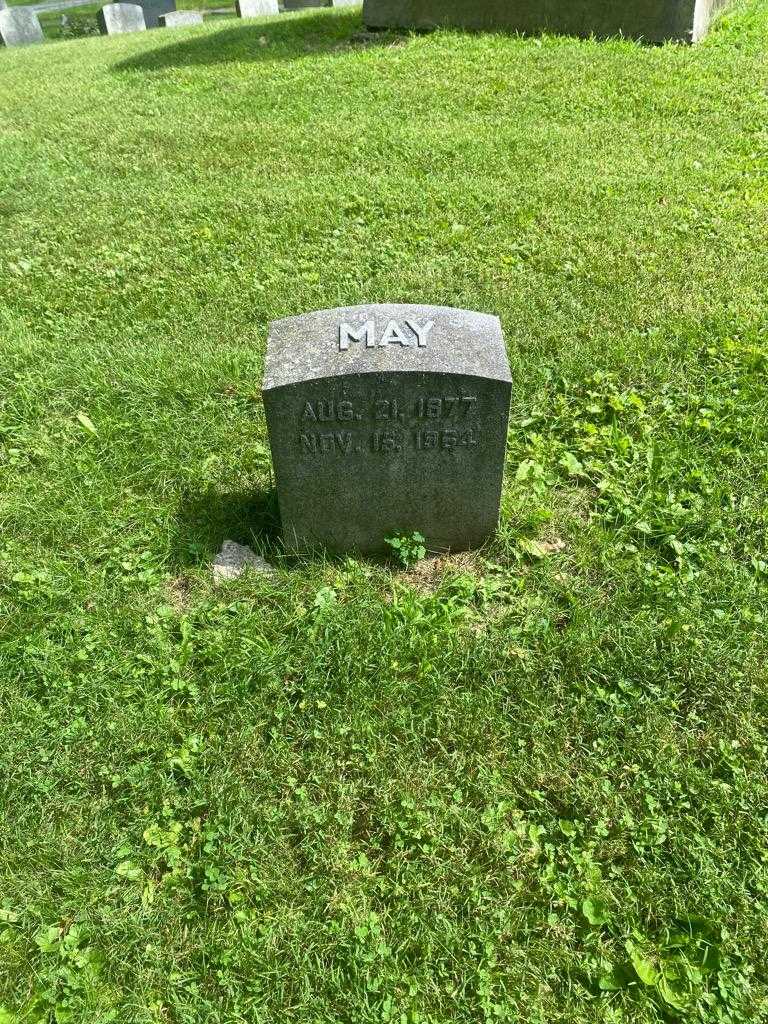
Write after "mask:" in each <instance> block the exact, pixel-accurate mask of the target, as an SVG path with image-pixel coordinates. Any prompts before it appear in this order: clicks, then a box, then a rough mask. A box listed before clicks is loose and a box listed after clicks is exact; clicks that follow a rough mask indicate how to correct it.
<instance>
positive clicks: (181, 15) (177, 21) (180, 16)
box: [158, 11, 203, 28]
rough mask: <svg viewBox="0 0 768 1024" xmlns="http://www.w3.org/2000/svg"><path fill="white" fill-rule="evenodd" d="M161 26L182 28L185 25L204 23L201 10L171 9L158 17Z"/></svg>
mask: <svg viewBox="0 0 768 1024" xmlns="http://www.w3.org/2000/svg"><path fill="white" fill-rule="evenodd" d="M158 21H159V22H160V27H161V28H182V27H183V26H184V25H202V24H203V16H202V14H201V13H200V11H169V12H168V14H161V15H160V17H159V18H158Z"/></svg>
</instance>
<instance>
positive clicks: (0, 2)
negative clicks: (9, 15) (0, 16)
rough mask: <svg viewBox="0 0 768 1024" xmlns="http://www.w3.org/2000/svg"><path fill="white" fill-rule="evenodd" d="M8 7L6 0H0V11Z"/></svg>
mask: <svg viewBox="0 0 768 1024" xmlns="http://www.w3.org/2000/svg"><path fill="white" fill-rule="evenodd" d="M7 8H8V3H7V0H0V11H5V10H7Z"/></svg>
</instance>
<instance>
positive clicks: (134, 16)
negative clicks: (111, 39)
mask: <svg viewBox="0 0 768 1024" xmlns="http://www.w3.org/2000/svg"><path fill="white" fill-rule="evenodd" d="M96 20H97V21H98V25H99V31H100V32H101V34H102V35H104V36H119V35H122V34H123V33H124V32H143V31H144V30H145V29H146V27H147V26H146V25H145V23H144V11H143V10H142V9H141V7H139V5H138V4H105V5H104V7H102V8H101V10H100V11H99V13H98V15H97V19H96Z"/></svg>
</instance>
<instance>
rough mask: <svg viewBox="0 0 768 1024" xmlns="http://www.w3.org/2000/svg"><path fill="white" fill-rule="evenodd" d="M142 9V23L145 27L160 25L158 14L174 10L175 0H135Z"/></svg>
mask: <svg viewBox="0 0 768 1024" xmlns="http://www.w3.org/2000/svg"><path fill="white" fill-rule="evenodd" d="M137 2H138V4H139V6H140V7H141V9H142V10H143V11H144V23H145V25H146V26H147V28H159V27H160V15H161V14H170V13H171V12H172V11H175V10H176V0H137Z"/></svg>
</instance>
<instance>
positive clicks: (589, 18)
mask: <svg viewBox="0 0 768 1024" xmlns="http://www.w3.org/2000/svg"><path fill="white" fill-rule="evenodd" d="M726 3H728V0H365V4H364V7H363V21H364V22H365V24H366V25H367V26H368V27H369V28H374V29H377V28H411V29H432V28H438V27H441V26H444V27H450V28H468V29H487V30H490V31H498V30H506V31H511V32H525V33H540V32H551V33H555V34H562V35H574V36H592V35H594V36H598V37H601V38H606V37H610V36H619V35H622V36H628V37H630V38H633V39H642V40H644V41H646V42H650V43H662V42H666V41H667V40H678V41H683V42H697V41H698V40H699V39H701V38H703V37H704V36H705V35H706V33H707V30H708V28H709V23H710V20H711V18H712V16H713V15H714V14H715V13H716V11H718V10H719V9H720V8H722V7H724V6H725V5H726Z"/></svg>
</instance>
